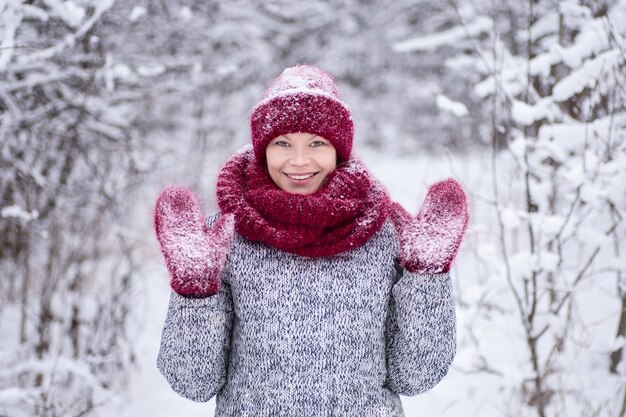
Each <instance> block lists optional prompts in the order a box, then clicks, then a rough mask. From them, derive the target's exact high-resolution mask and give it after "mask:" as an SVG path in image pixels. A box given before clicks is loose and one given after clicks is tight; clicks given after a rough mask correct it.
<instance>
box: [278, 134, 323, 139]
mask: <svg viewBox="0 0 626 417" xmlns="http://www.w3.org/2000/svg"><path fill="white" fill-rule="evenodd" d="M281 136H282V137H284V138H286V139H289V140H292V139H291V138H290V137H289V136H287V135H281ZM318 136H319V135H313V136H311V137H310V138H309V140H311V139H313V138H316V137H318Z"/></svg>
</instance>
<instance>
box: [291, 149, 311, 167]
mask: <svg viewBox="0 0 626 417" xmlns="http://www.w3.org/2000/svg"><path fill="white" fill-rule="evenodd" d="M309 158H310V155H309V150H308V148H307V147H300V146H294V147H293V153H292V155H291V164H292V165H294V166H305V165H308V163H309Z"/></svg>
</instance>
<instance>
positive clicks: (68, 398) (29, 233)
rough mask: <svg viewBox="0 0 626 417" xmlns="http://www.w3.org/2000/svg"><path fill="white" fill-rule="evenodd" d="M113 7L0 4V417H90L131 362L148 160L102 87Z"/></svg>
mask: <svg viewBox="0 0 626 417" xmlns="http://www.w3.org/2000/svg"><path fill="white" fill-rule="evenodd" d="M112 5H113V1H112V0H111V1H109V0H93V1H81V2H74V1H71V0H68V1H60V0H45V1H34V2H24V1H21V0H8V1H5V2H0V45H1V47H0V272H1V275H2V280H0V294H1V296H0V297H1V301H0V314H1V317H2V321H1V324H2V325H1V326H0V335H1V336H0V415H11V416H21V415H28V416H34V415H38V416H79V415H81V416H82V415H87V414H89V413H90V412H91V411H93V410H94V409H96V408H97V407H98V405H100V404H102V403H104V402H107V401H110V400H111V398H113V396H114V394H115V393H116V392H117V391H119V390H120V389H122V388H123V386H124V383H125V377H126V372H125V371H126V369H127V368H128V366H129V364H130V363H131V362H132V349H131V347H130V346H129V345H128V342H127V340H128V335H127V331H128V329H127V325H126V321H127V317H128V312H129V309H130V303H131V291H132V285H131V282H132V279H131V278H132V277H133V274H134V271H135V266H134V258H135V255H134V250H133V244H132V241H129V239H128V237H127V236H125V235H124V234H122V233H120V230H119V227H118V225H122V224H124V222H123V221H122V220H123V215H124V213H123V211H122V210H123V208H124V203H125V201H124V198H125V196H126V195H127V192H128V191H129V190H130V189H131V187H132V186H133V180H134V179H135V177H136V175H137V174H138V172H139V171H140V164H141V162H140V160H139V159H138V155H137V139H136V138H135V136H133V135H132V131H131V128H130V122H131V120H130V119H129V117H128V112H127V109H126V107H125V103H126V101H125V100H124V99H123V98H121V97H119V96H118V95H116V93H115V91H111V90H110V89H107V88H106V74H107V71H108V69H107V67H106V56H105V53H104V51H103V49H102V47H101V42H100V41H101V38H100V33H99V22H100V21H101V19H102V16H103V14H104V13H106V12H107V10H109V9H110V8H111V6H112ZM111 225H115V227H111Z"/></svg>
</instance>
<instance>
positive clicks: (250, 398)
mask: <svg viewBox="0 0 626 417" xmlns="http://www.w3.org/2000/svg"><path fill="white" fill-rule="evenodd" d="M214 220H215V217H211V218H210V219H209V221H210V222H213V221H214ZM398 250H399V248H398V242H397V238H396V234H395V231H394V228H393V226H392V225H391V223H390V222H385V223H384V225H383V227H382V228H381V229H380V230H379V231H378V232H376V233H375V234H374V235H373V236H372V237H371V238H370V239H369V240H368V241H367V242H365V243H364V244H363V245H361V246H360V247H358V248H356V249H354V250H352V251H347V252H344V253H342V254H340V255H337V256H331V257H324V258H307V257H302V256H299V255H294V254H289V253H286V252H284V251H281V250H278V249H276V248H273V247H271V246H268V245H265V244H262V243H258V242H252V241H250V240H248V239H246V238H243V237H241V236H240V235H238V234H236V235H235V238H234V241H233V245H232V248H231V251H230V253H229V255H228V258H227V261H226V264H225V268H224V270H223V272H222V286H221V288H220V291H219V293H217V294H216V295H214V296H211V297H207V298H204V299H190V298H185V297H181V296H180V295H178V294H176V293H172V296H171V300H170V305H169V309H168V313H167V318H166V322H165V326H164V329H163V334H162V340H161V349H160V352H159V356H158V368H159V369H160V371H161V372H162V373H163V375H164V376H165V378H166V379H167V380H168V382H169V383H170V385H171V386H172V388H173V389H174V390H175V391H176V392H178V393H179V394H180V395H182V396H184V397H186V398H189V399H191V400H194V401H208V400H209V399H211V398H212V397H213V396H214V395H217V399H216V400H217V407H216V412H215V416H216V417H252V416H254V417H276V416H280V417H291V416H294V417H295V416H298V417H301V416H311V417H322V416H324V417H330V416H341V417H351V416H355V417H356V416H359V417H373V416H389V417H392V416H393V417H398V416H404V413H403V410H402V405H401V402H400V398H399V394H401V395H416V394H419V393H422V392H424V391H427V390H429V389H430V388H432V387H433V386H435V385H436V384H437V383H438V382H439V381H440V380H441V379H442V378H443V377H444V376H445V375H446V373H447V371H448V368H449V366H450V364H451V362H452V360H453V358H454V355H455V349H456V322H455V309H454V303H453V300H452V294H451V283H450V277H449V275H448V274H447V273H446V274H439V275H417V274H413V273H410V272H407V271H405V270H403V269H402V268H401V267H400V266H399V265H397V263H395V262H394V259H395V258H396V257H397V256H398Z"/></svg>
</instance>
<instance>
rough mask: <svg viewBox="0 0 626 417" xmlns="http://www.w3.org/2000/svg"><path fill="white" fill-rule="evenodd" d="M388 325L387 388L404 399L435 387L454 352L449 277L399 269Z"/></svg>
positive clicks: (454, 319)
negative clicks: (403, 396) (404, 396)
mask: <svg viewBox="0 0 626 417" xmlns="http://www.w3.org/2000/svg"><path fill="white" fill-rule="evenodd" d="M398 271H399V274H400V278H399V279H398V281H397V282H396V284H395V285H394V287H393V288H392V290H391V300H390V309H389V314H388V316H387V322H386V335H385V336H386V350H387V379H386V382H385V385H386V386H387V387H388V388H389V389H391V390H392V391H394V392H396V393H398V394H400V395H406V396H413V395H417V394H421V393H423V392H425V391H428V390H429V389H431V388H433V387H434V386H435V385H437V383H438V382H439V381H440V380H441V379H442V378H443V377H444V376H445V375H446V374H447V373H448V369H449V367H450V365H451V363H452V360H453V359H454V355H455V353H456V313H455V308H454V301H453V299H452V285H451V280H450V274H449V273H441V274H434V275H420V274H415V273H411V272H409V271H406V270H404V269H403V268H402V267H399V266H398Z"/></svg>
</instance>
